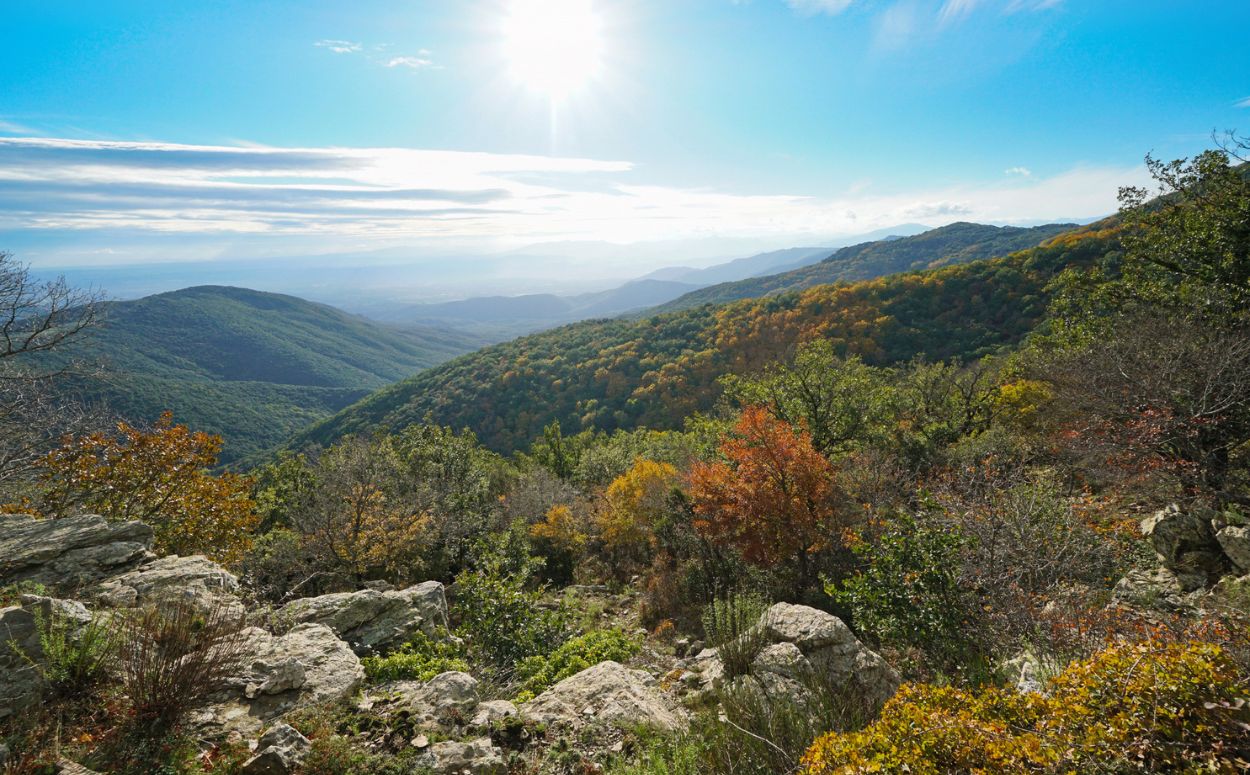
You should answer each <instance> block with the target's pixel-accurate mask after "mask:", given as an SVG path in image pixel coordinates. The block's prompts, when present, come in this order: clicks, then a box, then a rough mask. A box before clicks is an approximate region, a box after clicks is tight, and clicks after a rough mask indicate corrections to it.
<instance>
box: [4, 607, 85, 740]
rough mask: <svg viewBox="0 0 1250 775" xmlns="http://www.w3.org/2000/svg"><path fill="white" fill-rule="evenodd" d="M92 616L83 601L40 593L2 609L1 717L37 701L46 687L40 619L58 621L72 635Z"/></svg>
mask: <svg viewBox="0 0 1250 775" xmlns="http://www.w3.org/2000/svg"><path fill="white" fill-rule="evenodd" d="M91 618H92V617H91V613H90V612H89V611H88V610H87V609H86V608H85V607H84V606H83V605H82V603H79V602H77V601H74V600H58V599H56V598H51V597H42V596H39V595H23V596H22V604H21V606H12V607H10V608H3V609H0V719H4V718H5V717H7V716H11V715H13V714H15V713H19V712H21V711H22V710H23V709H25V708H27V707H29V706H30V705H31V704H32V703H34V702H37V701H38V700H39V697H40V695H41V693H42V691H43V687H44V680H43V677H42V676H41V675H40V672H39V668H38V664H39V662H40V661H41V660H42V659H43V642H42V638H41V637H40V622H49V621H55V622H57V623H58V625H59V626H65V627H68V628H69V630H70V632H69V634H70V636H71V637H73V636H74V635H75V634H76V633H77V632H78V631H80V630H81V629H82V628H83V627H85V626H86V625H87V624H90V622H91Z"/></svg>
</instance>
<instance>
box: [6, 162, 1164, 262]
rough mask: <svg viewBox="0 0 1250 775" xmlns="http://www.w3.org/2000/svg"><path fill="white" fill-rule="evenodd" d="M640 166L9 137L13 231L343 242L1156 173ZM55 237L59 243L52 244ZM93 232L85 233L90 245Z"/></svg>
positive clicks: (1077, 203)
mask: <svg viewBox="0 0 1250 775" xmlns="http://www.w3.org/2000/svg"><path fill="white" fill-rule="evenodd" d="M633 173H634V166H633V165H632V164H631V163H629V162H627V161H612V160H596V159H577V158H551V157H544V156H526V155H515V154H491V153H468V152H452V151H436V150H418V149H406V148H272V147H263V146H262V147H255V146H242V145H235V146H190V145H176V144H169V143H150V142H147V143H133V142H131V143H128V142H104V141H86V140H63V139H51V138H44V139H31V138H22V139H19V138H6V137H0V231H9V232H23V233H27V234H42V235H45V236H47V237H48V239H49V240H51V239H53V237H54V236H55V235H61V236H62V237H64V235H67V234H79V235H93V234H94V235H97V236H94V237H89V238H88V240H87V241H89V242H91V243H93V244H92V247H93V248H97V249H98V248H107V247H111V246H112V244H113V243H110V242H109V241H108V235H109V234H112V233H115V232H119V231H126V232H127V233H142V234H152V235H159V234H166V235H181V236H183V237H186V238H187V239H192V238H194V239H195V240H196V244H203V243H204V242H206V241H207V242H214V243H215V244H219V245H220V246H221V249H222V250H223V251H224V250H227V249H228V250H230V251H232V252H236V251H239V250H244V249H245V248H246V247H247V245H249V244H254V243H249V242H248V240H265V243H264V244H267V245H272V244H275V240H278V241H281V240H286V241H291V240H301V239H302V240H316V241H317V242H318V244H324V245H326V246H334V245H343V244H350V245H353V246H356V247H358V248H359V247H360V246H369V245H378V246H382V245H396V244H399V245H414V244H422V245H426V244H446V243H448V242H449V241H455V242H457V243H458V244H473V245H479V246H481V245H501V244H507V245H521V244H529V243H533V242H543V241H554V240H607V241H614V242H623V243H634V242H640V241H648V240H664V239H693V238H702V237H707V236H716V237H718V238H761V239H768V240H773V241H776V242H777V243H790V244H816V243H815V242H810V240H817V241H819V240H821V239H828V238H830V237H832V236H837V235H848V234H855V233H863V232H864V231H868V230H872V229H877V228H884V227H887V226H894V225H898V224H900V223H905V222H915V221H919V222H921V223H925V224H928V225H932V226H938V225H942V224H944V223H948V222H950V221H953V220H969V221H980V222H992V223H1021V222H1036V221H1043V220H1055V219H1068V218H1084V217H1094V216H1098V215H1102V214H1105V213H1109V212H1112V211H1114V209H1115V207H1116V192H1117V190H1118V187H1119V186H1121V185H1141V184H1144V183H1145V182H1146V181H1147V180H1148V176H1147V175H1146V174H1145V172H1144V171H1143V170H1142V169H1140V168H1110V167H1108V168H1078V169H1074V170H1071V171H1069V172H1066V173H1063V174H1060V175H1055V176H1052V177H1046V178H1037V177H1033V178H1030V179H1028V180H1025V179H1023V178H1019V177H1017V176H1013V177H1012V178H1011V179H1007V180H1003V179H1000V180H999V181H997V182H982V183H969V184H966V185H962V186H952V187H944V188H935V189H921V190H914V191H900V192H896V193H892V194H882V193H873V192H875V191H877V187H875V186H874V187H873V188H872V189H870V190H855V189H852V190H850V191H847V192H845V193H843V194H840V195H837V196H833V197H812V196H807V195H804V194H801V193H794V194H770V195H758V194H750V193H731V192H722V191H713V190H707V189H692V188H680V187H674V186H663V185H654V184H650V185H643V184H640V183H639V182H637V181H636V180H635V179H634V174H633ZM41 239H42V238H41ZM80 241H81V240H80Z"/></svg>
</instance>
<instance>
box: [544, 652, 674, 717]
mask: <svg viewBox="0 0 1250 775" xmlns="http://www.w3.org/2000/svg"><path fill="white" fill-rule="evenodd" d="M521 712H522V714H523V715H525V716H526V717H528V718H532V719H534V720H535V721H539V722H543V723H547V724H552V725H568V726H574V727H576V726H582V725H584V724H587V723H591V722H609V723H613V724H619V725H624V726H646V727H651V728H653V729H657V730H660V731H674V730H677V729H681V728H683V727H684V726H685V725H686V722H685V719H684V718H682V716H681V715H679V713H678V711H676V710H674V709H673V708H672V707H670V705H669V704H668V702H667V701H666V700H665V698H664V696H663V695H662V694H660V692H659V690H658V688H657V687H656V680H655V679H654V678H653V677H652V676H650V675H649V674H647V673H645V672H643V671H641V670H630V669H628V668H626V667H624V666H623V665H621V664H619V663H617V662H601V663H599V664H598V665H595V666H594V667H588V668H586V669H585V670H583V671H581V672H580V673H578V674H576V675H573V676H570V677H568V678H566V679H564V680H563V681H561V682H560V683H558V684H556V685H555V686H553V687H551V688H550V689H548V690H547V691H545V692H543V693H542V694H540V695H538V696H537V697H535V698H534V699H532V700H530V701H529V702H527V703H525V704H524V705H522V706H521Z"/></svg>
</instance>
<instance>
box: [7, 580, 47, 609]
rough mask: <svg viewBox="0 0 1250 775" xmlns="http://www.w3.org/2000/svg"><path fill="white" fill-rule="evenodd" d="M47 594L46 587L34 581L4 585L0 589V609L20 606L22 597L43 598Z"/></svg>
mask: <svg viewBox="0 0 1250 775" xmlns="http://www.w3.org/2000/svg"><path fill="white" fill-rule="evenodd" d="M47 594H48V589H47V587H45V586H44V585H43V584H40V583H38V582H34V581H19V582H17V583H16V584H6V585H4V586H3V587H0V608H8V607H9V606H11V605H21V604H22V595H40V596H44V595H47Z"/></svg>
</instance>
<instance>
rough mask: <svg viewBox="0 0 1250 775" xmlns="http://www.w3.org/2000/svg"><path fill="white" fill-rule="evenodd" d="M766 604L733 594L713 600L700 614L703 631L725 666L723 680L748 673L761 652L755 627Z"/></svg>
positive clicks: (757, 598) (760, 637)
mask: <svg viewBox="0 0 1250 775" xmlns="http://www.w3.org/2000/svg"><path fill="white" fill-rule="evenodd" d="M767 607H768V602H767V601H766V600H765V599H764V598H762V597H760V596H758V595H753V594H734V595H730V596H729V597H724V598H719V599H716V600H713V601H712V602H711V603H709V604H708V606H707V608H705V609H704V610H703V631H704V633H705V634H706V635H707V640H708V645H710V646H714V647H716V649H717V652H718V653H719V654H720V658H721V662H722V663H723V664H724V666H725V676H726V677H727V678H735V677H737V676H740V675H747V674H748V673H750V672H751V663H752V662H754V661H755V657H756V656H757V655H758V654H759V653H760V650H761V649H763V648H764V632H763V630H761V629H760V628H759V627H757V626H756V625H757V624H759V621H760V616H761V615H762V614H763V613H764V611H765V609H766V608H767Z"/></svg>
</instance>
